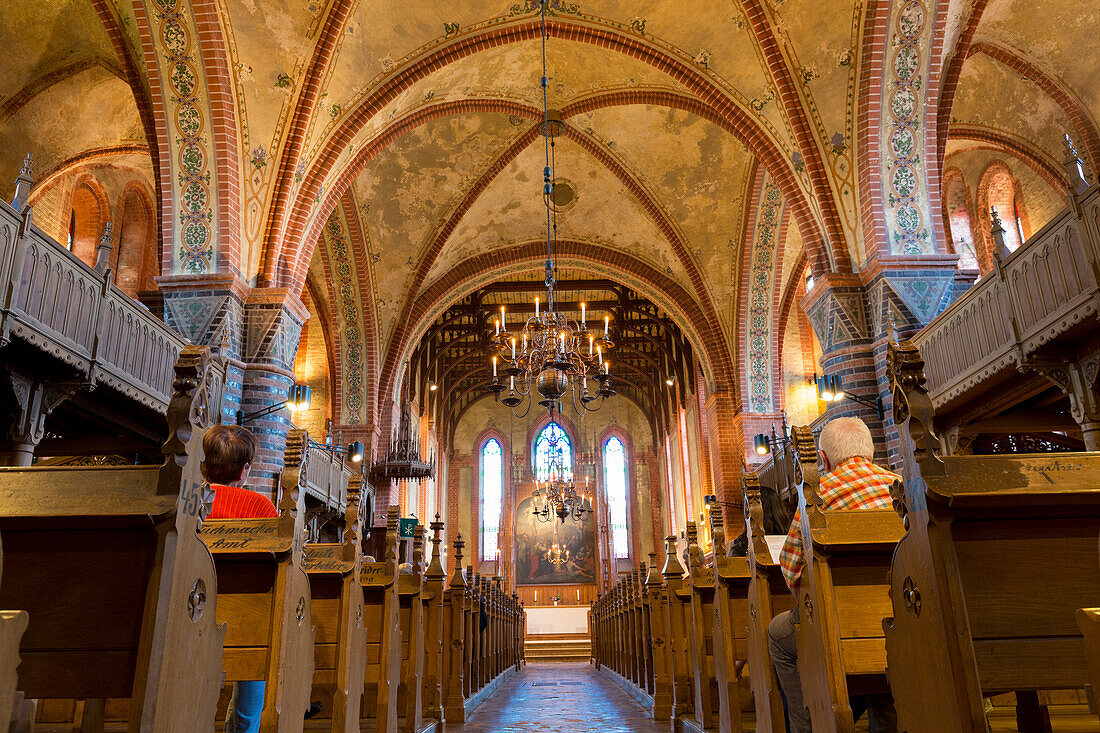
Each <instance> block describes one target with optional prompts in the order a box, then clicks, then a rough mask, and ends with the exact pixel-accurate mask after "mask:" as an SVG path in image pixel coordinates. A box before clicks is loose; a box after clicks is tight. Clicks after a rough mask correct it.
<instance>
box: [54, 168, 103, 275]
mask: <svg viewBox="0 0 1100 733" xmlns="http://www.w3.org/2000/svg"><path fill="white" fill-rule="evenodd" d="M64 211H65V213H66V214H67V216H64V217H62V221H61V226H62V236H61V240H60V241H62V242H65V241H67V240H68V231H69V222H70V220H71V218H72V217H75V220H76V228H75V233H74V235H73V254H74V255H76V256H77V257H79V258H80V259H81V260H82V261H83V262H84V263H85V264H86V265H88V266H89V267H90V266H92V265H94V264H95V259H96V247H97V246H98V245H99V238H100V236H101V235H102V234H103V229H104V228H105V227H106V226H107V222H109V221H111V219H112V215H111V202H110V200H109V199H108V198H107V192H106V191H104V190H103V186H102V185H101V184H100V183H99V181H98V180H97V179H96V177H95V176H94V175H92V174H91V173H84V174H82V175H81V176H80V177H79V178H78V179H77V180H76V184H75V185H74V186H73V190H72V193H71V194H70V196H69V205H68V206H66V207H65V209H64Z"/></svg>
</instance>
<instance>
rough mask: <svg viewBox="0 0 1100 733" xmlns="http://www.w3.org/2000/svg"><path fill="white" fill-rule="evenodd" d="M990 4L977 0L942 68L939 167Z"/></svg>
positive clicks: (938, 167) (939, 168)
mask: <svg viewBox="0 0 1100 733" xmlns="http://www.w3.org/2000/svg"><path fill="white" fill-rule="evenodd" d="M988 4H989V0H975V2H974V5H973V6H972V7H971V9H970V15H969V17H968V18H967V19H966V22H965V23H964V24H963V29H962V32H961V33H960V34H959V37H958V39H957V40H956V41H955V48H954V49H952V50H951V51H949V53H950V58H948V59H947V62H946V63H945V64H944V65H943V67H942V69H941V77H940V79H939V88H938V91H939V98H938V101H937V104H936V124H935V135H936V170H937V171H942V170H943V163H944V153H945V152H946V151H947V137H948V133H949V129H950V125H951V108H952V107H953V106H954V104H955V92H956V91H958V88H959V77H960V75H961V74H962V67H963V64H964V63H965V62H966V58H967V56H968V55H969V50H970V43H971V41H973V39H974V32H975V31H976V30H977V29H978V23H979V22H981V19H982V14H983V13H984V12H985V8H986V5H988ZM929 169H930V170H931V166H929Z"/></svg>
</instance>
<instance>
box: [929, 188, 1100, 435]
mask: <svg viewBox="0 0 1100 733" xmlns="http://www.w3.org/2000/svg"><path fill="white" fill-rule="evenodd" d="M1077 181H1078V184H1079V186H1076V187H1075V188H1076V192H1073V191H1071V193H1070V195H1069V205H1068V206H1067V207H1066V209H1065V210H1063V211H1062V212H1061V213H1060V214H1059V215H1058V216H1056V217H1055V218H1054V219H1053V220H1051V221H1050V222H1049V223H1047V225H1046V226H1044V227H1043V228H1042V229H1040V230H1039V231H1038V232H1036V233H1035V234H1034V235H1033V236H1032V237H1031V239H1029V240H1028V241H1027V242H1026V243H1024V244H1023V245H1022V246H1021V247H1020V248H1018V249H1017V250H1016V251H1014V252H1011V253H1009V252H1007V250H1005V249H1004V247H1003V242H1002V241H1001V240H1000V237H999V235H998V232H997V231H996V230H997V228H998V227H997V225H995V226H994V239H995V240H998V241H997V242H996V246H995V248H994V249H995V255H994V267H993V269H992V270H991V271H990V272H989V273H987V274H986V275H985V276H983V277H982V278H981V279H980V280H979V281H978V282H977V283H976V284H975V285H974V286H973V287H971V288H970V290H969V291H967V292H966V294H964V295H963V296H962V297H960V298H959V299H958V300H956V301H955V302H954V303H953V304H951V305H950V306H949V307H948V308H947V309H946V310H944V312H943V313H941V314H940V315H939V316H937V317H936V318H935V319H934V320H933V321H932V322H931V323H929V324H928V325H927V326H926V327H925V328H924V329H922V330H921V331H920V332H919V333H917V334H916V335H915V336H914V337H913V342H914V343H915V344H916V346H917V348H918V349H919V350H920V353H921V355H922V356H923V357H924V360H925V364H926V373H927V377H928V390H929V395H930V397H931V399H932V403H933V405H934V407H935V410H936V416H937V423H938V425H939V430H940V433H941V435H944V436H945V437H946V440H947V441H948V445H947V446H946V447H947V449H948V450H950V451H951V452H955V451H960V452H964V451H968V450H971V449H972V450H974V452H983V453H984V452H1004V451H1009V452H1011V451H1014V450H1023V449H1024V448H1025V446H1024V445H1023V444H1022V443H1021V445H1018V446H1015V447H1013V446H1012V445H1009V444H1008V443H1012V442H1021V441H1023V442H1025V443H1029V444H1030V445H1029V446H1027V450H1028V451H1034V450H1042V449H1044V447H1045V448H1046V449H1050V448H1054V449H1057V448H1062V449H1077V450H1080V449H1081V448H1082V447H1084V448H1086V449H1087V450H1098V449H1100V432H1098V431H1100V402H1098V397H1097V387H1096V379H1097V372H1098V369H1100V332H1098V329H1097V325H1098V314H1100V186H1096V185H1093V186H1091V187H1090V186H1088V184H1087V183H1086V182H1085V181H1084V180H1083V179H1081V178H1078V179H1077ZM998 250H999V251H1000V254H997V251H998ZM1014 436H1015V437H1014ZM975 440H978V441H979V442H978V443H976V444H974V445H973V447H972V448H970V446H971V443H972V441H975ZM1036 441H1039V442H1041V443H1045V444H1046V445H1045V446H1041V445H1039V444H1038V443H1036Z"/></svg>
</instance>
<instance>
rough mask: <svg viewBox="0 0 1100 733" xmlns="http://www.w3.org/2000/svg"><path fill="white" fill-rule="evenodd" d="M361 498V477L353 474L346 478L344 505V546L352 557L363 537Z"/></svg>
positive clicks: (358, 474)
mask: <svg viewBox="0 0 1100 733" xmlns="http://www.w3.org/2000/svg"><path fill="white" fill-rule="evenodd" d="M362 496H363V475H362V474H360V473H353V474H352V475H351V476H350V477H349V478H348V486H347V499H346V501H345V504H344V546H345V547H347V548H349V551H350V552H349V554H350V555H351V556H352V557H354V555H355V548H356V547H358V545H359V543H360V542H361V541H362V537H363V532H362V525H363V514H362V512H361V511H360V502H361V501H362Z"/></svg>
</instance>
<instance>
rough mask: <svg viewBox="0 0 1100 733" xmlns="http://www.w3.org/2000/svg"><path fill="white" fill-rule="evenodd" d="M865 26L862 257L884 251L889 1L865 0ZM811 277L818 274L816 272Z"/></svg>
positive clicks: (859, 128) (859, 153) (859, 165)
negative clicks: (883, 148)
mask: <svg viewBox="0 0 1100 733" xmlns="http://www.w3.org/2000/svg"><path fill="white" fill-rule="evenodd" d="M864 14H865V17H866V19H867V20H866V21H865V22H866V26H865V28H864V32H863V39H862V41H863V42H862V43H861V44H860V47H861V49H862V52H861V58H860V69H861V74H860V80H859V105H858V111H857V113H856V125H855V129H856V171H857V178H858V180H857V183H858V185H859V219H860V221H861V222H862V231H863V251H864V257H865V258H866V257H869V256H870V255H871V253H872V252H876V251H877V252H880V253H886V252H888V251H889V244H888V242H887V238H886V211H885V207H884V206H883V203H882V174H881V173H880V171H879V159H880V155H881V152H880V151H881V147H880V145H879V133H880V128H881V123H882V117H881V115H882V114H883V109H882V107H883V104H884V102H883V95H884V93H885V90H886V82H885V73H886V37H887V35H888V33H889V28H888V25H889V22H890V3H889V1H888V0H868V3H867V9H866V10H865V11H864ZM814 276H815V277H817V276H818V273H817V272H816V271H815V272H814Z"/></svg>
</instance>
